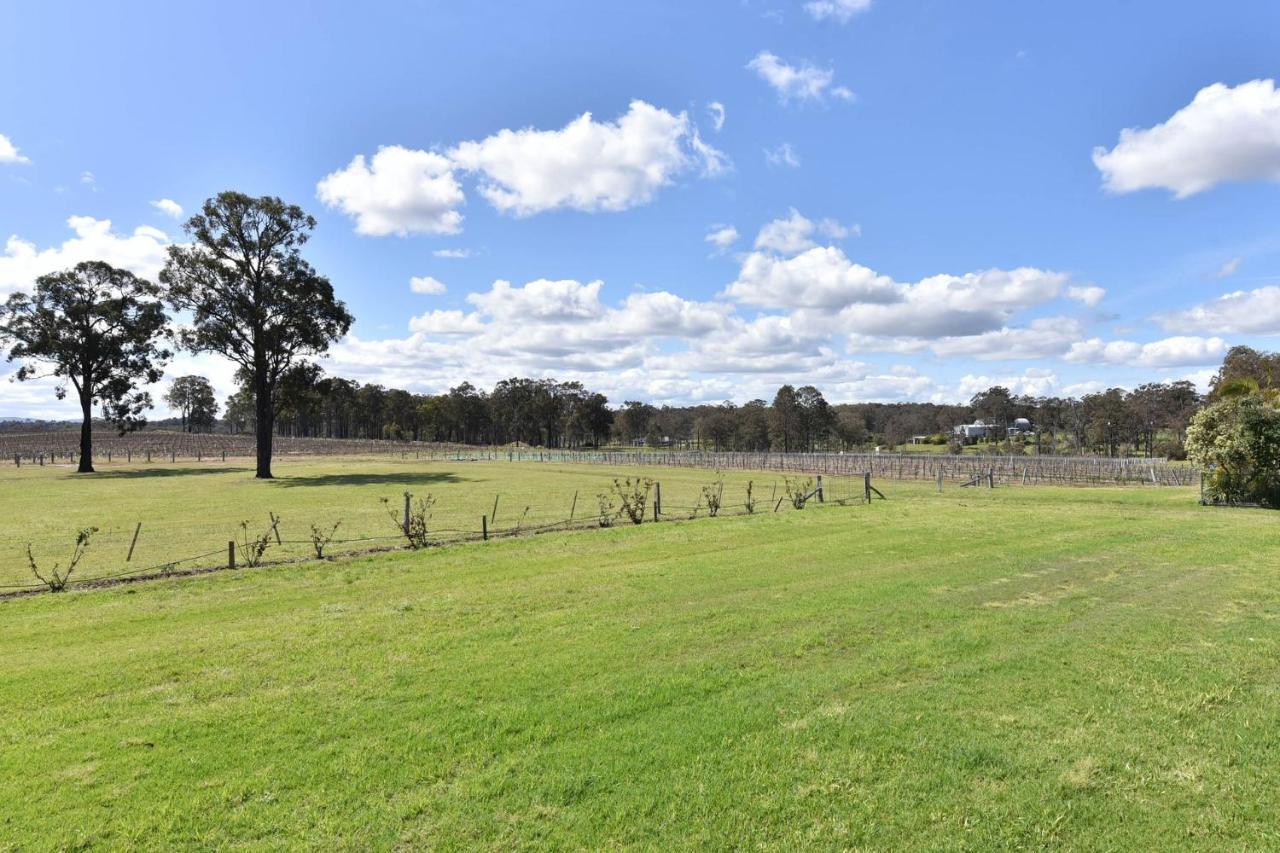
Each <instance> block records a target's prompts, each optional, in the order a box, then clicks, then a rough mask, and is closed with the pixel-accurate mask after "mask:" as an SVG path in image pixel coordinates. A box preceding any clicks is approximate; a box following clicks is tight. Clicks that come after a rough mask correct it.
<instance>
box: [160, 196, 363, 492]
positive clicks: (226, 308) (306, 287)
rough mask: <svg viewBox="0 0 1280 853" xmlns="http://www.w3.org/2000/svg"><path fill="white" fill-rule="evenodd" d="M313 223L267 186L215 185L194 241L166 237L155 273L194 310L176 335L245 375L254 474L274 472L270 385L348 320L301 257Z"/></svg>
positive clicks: (194, 223)
mask: <svg viewBox="0 0 1280 853" xmlns="http://www.w3.org/2000/svg"><path fill="white" fill-rule="evenodd" d="M315 224H316V223H315V219H313V218H312V217H310V216H308V215H307V214H306V213H304V212H303V210H302V209H301V208H300V207H297V206H296V205H291V204H285V203H284V202H283V201H281V200H280V199H278V198H274V197H272V196H263V197H261V198H255V197H252V196H248V195H245V194H244V193H238V192H223V193H219V194H218V195H217V196H216V197H214V198H211V199H209V200H208V201H206V202H205V203H204V205H203V207H202V208H201V212H200V213H198V214H196V215H195V216H193V217H191V218H190V219H189V220H188V221H187V223H186V225H185V231H186V233H187V234H188V235H189V236H190V238H191V242H190V244H189V245H174V246H170V247H169V259H168V262H167V263H166V265H165V268H164V271H163V272H162V273H161V274H160V280H161V281H162V282H163V283H164V284H165V285H166V286H167V287H168V294H167V298H168V300H169V302H170V304H172V305H173V306H174V307H175V308H178V309H181V310H186V311H190V312H191V314H192V324H191V326H190V328H189V329H187V330H185V331H184V332H183V333H182V345H183V346H184V347H186V348H187V349H189V350H191V351H193V352H211V353H218V354H220V355H223V356H225V357H227V358H229V359H231V360H232V361H233V362H235V363H236V364H238V365H239V366H240V368H241V369H242V370H243V371H245V373H246V375H247V376H249V377H250V383H251V387H252V389H253V394H254V411H255V420H256V423H257V426H258V430H257V434H258V460H257V476H258V477H260V478H269V477H271V449H272V443H271V437H272V432H273V430H272V424H273V422H274V419H275V405H276V400H275V390H276V386H277V385H278V384H279V382H280V380H281V378H282V377H283V376H284V375H285V373H286V372H287V371H288V370H289V369H290V368H291V367H292V366H293V365H294V364H296V363H297V362H298V360H299V359H302V358H304V357H307V356H314V355H318V354H321V353H323V352H325V351H326V350H327V349H328V348H329V345H330V344H331V343H332V342H333V341H336V340H337V339H339V338H340V337H342V336H343V335H345V334H346V333H347V330H348V329H349V328H350V327H351V322H352V318H351V315H350V314H349V313H348V312H347V309H346V306H345V305H344V304H343V303H342V302H341V301H340V300H338V299H337V298H336V297H335V296H334V292H333V285H332V284H330V283H329V280H328V279H327V278H325V277H324V276H322V275H320V274H319V273H317V272H316V271H315V270H314V269H313V268H312V267H311V265H310V264H309V263H307V261H306V260H305V259H303V257H302V247H303V246H304V245H305V244H306V242H307V240H308V239H309V237H310V234H311V231H312V230H313V229H314V228H315Z"/></svg>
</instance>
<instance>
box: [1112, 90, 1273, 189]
mask: <svg viewBox="0 0 1280 853" xmlns="http://www.w3.org/2000/svg"><path fill="white" fill-rule="evenodd" d="M1093 162H1094V165H1096V166H1097V167H1098V169H1099V170H1100V171H1101V172H1102V177H1103V185H1104V186H1105V187H1106V189H1107V190H1109V191H1111V192H1115V193H1128V192H1134V191H1136V190H1143V189H1151V188H1164V189H1167V190H1169V191H1171V192H1172V193H1173V194H1174V195H1175V196H1176V197H1178V198H1186V197H1187V196H1191V195H1195V194H1196V193H1199V192H1203V191H1204V190H1207V189H1209V188H1210V187H1213V186H1215V185H1217V184H1220V183H1225V182H1228V181H1252V180H1269V181H1275V180H1280V92H1277V91H1276V86H1275V81H1274V80H1253V81H1251V82H1248V83H1242V84H1240V85H1239V86H1234V87H1232V86H1227V85H1226V84H1223V83H1214V84H1213V85H1212V86H1206V87H1205V88H1203V89H1201V90H1200V91H1199V92H1197V93H1196V96H1195V98H1194V99H1193V100H1192V101H1191V103H1190V104H1187V105H1186V106H1185V107H1183V108H1182V109H1180V110H1178V111H1177V112H1176V113H1174V114H1173V115H1172V116H1171V117H1170V118H1169V119H1168V120H1167V121H1165V122H1162V123H1161V124H1157V125H1155V126H1154V127H1150V128H1129V129H1126V130H1122V131H1121V132H1120V141H1119V142H1118V143H1117V144H1116V146H1115V147H1114V148H1112V149H1111V150H1107V149H1106V148H1105V147H1101V146H1100V147H1098V148H1095V149H1094V151H1093Z"/></svg>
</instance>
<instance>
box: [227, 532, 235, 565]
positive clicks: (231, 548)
mask: <svg viewBox="0 0 1280 853" xmlns="http://www.w3.org/2000/svg"><path fill="white" fill-rule="evenodd" d="M235 567H236V540H234V539H232V540H231V541H230V542H228V543H227V568H228V569H234V568H235Z"/></svg>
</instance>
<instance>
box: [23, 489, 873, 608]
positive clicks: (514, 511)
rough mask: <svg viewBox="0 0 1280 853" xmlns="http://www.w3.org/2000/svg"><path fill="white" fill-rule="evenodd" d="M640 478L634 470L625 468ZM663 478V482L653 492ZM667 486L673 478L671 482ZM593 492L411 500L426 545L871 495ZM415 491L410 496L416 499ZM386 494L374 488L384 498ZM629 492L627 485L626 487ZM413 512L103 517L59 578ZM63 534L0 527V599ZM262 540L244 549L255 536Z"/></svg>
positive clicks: (133, 568) (173, 572)
mask: <svg viewBox="0 0 1280 853" xmlns="http://www.w3.org/2000/svg"><path fill="white" fill-rule="evenodd" d="M633 479H634V480H635V481H636V482H643V480H642V479H641V478H638V477H637V478H633ZM664 485H665V486H666V492H665V494H664V491H663V490H664ZM672 486H675V488H672ZM601 489H602V490H601V491H594V490H591V489H577V490H574V491H573V493H572V495H569V494H567V493H565V494H561V495H548V498H550V499H547V500H542V501H538V500H536V499H530V497H529V496H528V494H521V493H516V494H511V493H506V494H504V493H503V492H501V491H498V492H495V493H494V494H493V495H492V496H491V497H490V496H489V495H479V494H475V493H473V492H459V491H455V492H453V493H452V494H450V493H448V492H446V493H444V494H442V495H441V497H440V500H439V501H438V502H436V503H435V504H434V505H432V506H430V507H429V508H428V509H425V510H423V512H424V517H423V524H424V526H425V529H426V541H427V543H428V544H429V546H430V547H437V546H444V545H450V544H458V543H463V542H471V541H487V540H490V539H508V538H512V537H519V536H530V535H536V534H541V533H547V532H552V531H563V530H583V529H594V528H606V527H614V526H630V525H632V524H634V523H637V521H638V522H639V523H645V524H651V523H654V522H670V521H679V520H694V519H699V518H709V517H730V516H740V515H751V514H766V513H780V512H795V511H799V510H802V509H805V508H812V507H814V506H817V505H851V504H858V503H864V502H865V501H866V500H867V498H868V497H869V496H872V495H873V494H874V495H878V496H880V497H883V495H880V493H879V491H878V490H875V489H874V487H870V480H869V478H868V477H866V476H864V475H859V476H856V477H854V476H843V477H842V476H829V475H828V476H820V475H813V476H810V475H804V474H796V475H786V476H775V477H772V478H767V477H765V478H759V477H752V478H750V479H743V478H741V477H738V478H733V477H729V478H726V477H724V476H722V475H716V476H714V477H712V478H710V479H708V480H706V481H705V482H704V481H696V482H695V481H693V480H689V479H687V478H686V479H685V480H683V481H680V482H677V483H668V484H664V483H663V482H661V481H660V480H659V481H657V482H653V483H652V485H651V488H650V489H649V490H648V491H646V492H645V493H644V497H643V500H642V502H641V506H640V510H639V517H638V519H633V517H632V515H634V510H635V506H634V504H633V505H632V507H631V509H632V513H631V514H629V513H628V512H627V510H626V508H625V507H624V505H623V495H624V493H625V492H626V489H622V490H616V489H613V488H612V487H604V486H602V487H601ZM424 496H425V493H424V494H423V495H419V496H418V497H424ZM385 497H386V496H385V495H384V498H385ZM632 497H634V495H632ZM416 512H418V508H417V504H416V498H414V497H413V496H412V495H410V493H408V492H405V493H401V494H399V495H397V496H396V498H395V499H394V500H392V499H386V500H379V499H377V498H374V497H373V494H372V492H371V493H370V500H369V501H367V502H362V503H360V504H358V505H353V504H351V503H350V502H348V503H345V504H344V505H342V506H328V507H319V506H314V505H309V506H305V507H295V508H293V509H292V510H291V511H286V512H282V515H283V517H279V518H278V522H276V521H273V518H275V517H274V516H269V517H266V518H263V517H257V518H253V519H250V520H249V521H248V522H246V523H245V524H243V525H241V524H239V523H232V522H230V521H229V520H228V519H226V518H221V519H208V520H193V519H190V518H182V519H168V520H161V521H143V522H135V523H133V524H127V525H121V524H116V525H109V526H104V527H102V528H101V529H98V530H97V531H96V532H95V533H93V534H92V536H91V538H90V545H89V548H88V550H87V551H86V553H85V556H84V558H83V560H82V562H81V563H80V564H79V565H78V566H77V567H76V571H75V573H74V574H73V575H72V576H71V578H70V580H69V582H68V583H67V587H68V588H75V587H85V586H95V585H102V584H105V583H120V582H126V581H133V580H141V579H151V578H161V577H174V576H182V575H189V574H196V573H203V572H207V571H213V570H218V569H225V568H231V567H236V568H245V567H251V564H253V563H260V564H261V565H279V564H281V563H288V562H298V561H302V560H315V559H319V558H321V557H323V558H324V559H330V558H338V557H344V556H353V555H358V554H362V553H369V552H373V551H379V550H391V549H399V548H407V547H410V541H409V537H408V536H407V535H406V533H405V530H406V527H407V525H408V522H409V515H410V514H411V513H416ZM74 541H75V532H74V531H67V530H65V529H61V530H53V529H48V528H46V529H42V530H39V531H27V532H23V533H15V534H9V535H4V536H0V555H2V556H0V597H5V596H14V595H24V594H31V593H35V592H40V591H44V590H47V589H48V585H47V584H46V583H44V582H41V581H39V580H37V579H36V578H35V577H34V575H33V573H32V572H31V570H30V567H29V566H28V564H27V559H28V558H27V554H28V548H29V549H30V553H32V554H33V555H34V559H35V560H36V561H37V564H38V566H39V567H40V569H41V571H42V573H44V574H46V576H47V575H48V572H49V571H50V570H51V569H52V568H53V567H54V565H55V564H58V567H59V569H60V570H64V569H65V565H66V562H67V560H68V559H69V555H70V554H71V552H72V548H73V543H74ZM259 541H262V542H263V543H264V544H265V547H264V548H263V553H262V554H261V555H260V556H259V557H258V558H254V556H253V554H254V548H255V543H256V542H259Z"/></svg>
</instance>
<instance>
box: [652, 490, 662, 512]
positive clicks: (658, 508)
mask: <svg viewBox="0 0 1280 853" xmlns="http://www.w3.org/2000/svg"><path fill="white" fill-rule="evenodd" d="M661 512H662V484H661V483H654V484H653V520H654V521H657V520H658V515H659V514H660V513H661Z"/></svg>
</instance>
